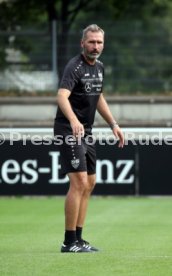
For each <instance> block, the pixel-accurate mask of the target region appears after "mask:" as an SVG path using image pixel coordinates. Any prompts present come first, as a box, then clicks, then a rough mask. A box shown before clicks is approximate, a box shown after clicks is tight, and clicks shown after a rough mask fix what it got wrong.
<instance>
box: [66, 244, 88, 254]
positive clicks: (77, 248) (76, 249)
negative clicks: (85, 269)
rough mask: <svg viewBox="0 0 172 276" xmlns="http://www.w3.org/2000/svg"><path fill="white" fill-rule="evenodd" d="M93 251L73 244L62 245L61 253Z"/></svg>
mask: <svg viewBox="0 0 172 276" xmlns="http://www.w3.org/2000/svg"><path fill="white" fill-rule="evenodd" d="M92 252H93V251H92V250H90V249H89V248H86V247H84V246H82V245H81V244H78V242H73V243H71V244H69V245H65V244H64V243H63V244H62V247H61V253H92Z"/></svg>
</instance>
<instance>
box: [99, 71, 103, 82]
mask: <svg viewBox="0 0 172 276" xmlns="http://www.w3.org/2000/svg"><path fill="white" fill-rule="evenodd" d="M98 76H99V79H100V81H103V74H102V73H101V72H98Z"/></svg>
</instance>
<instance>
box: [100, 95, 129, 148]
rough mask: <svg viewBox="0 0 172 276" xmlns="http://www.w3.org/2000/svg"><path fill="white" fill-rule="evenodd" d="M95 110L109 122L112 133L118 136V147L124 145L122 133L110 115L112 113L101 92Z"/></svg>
mask: <svg viewBox="0 0 172 276" xmlns="http://www.w3.org/2000/svg"><path fill="white" fill-rule="evenodd" d="M97 110H98V112H99V113H100V115H101V116H102V117H103V118H104V120H105V121H106V122H107V123H108V124H109V126H110V127H111V129H112V132H113V134H114V135H115V136H116V137H117V138H119V147H123V146H124V135H123V133H122V131H121V129H120V127H119V126H118V124H117V122H116V121H115V119H114V118H113V116H112V113H111V111H110V109H109V106H108V104H107V102H106V100H105V98H104V96H103V94H101V95H100V98H99V101H98V104H97Z"/></svg>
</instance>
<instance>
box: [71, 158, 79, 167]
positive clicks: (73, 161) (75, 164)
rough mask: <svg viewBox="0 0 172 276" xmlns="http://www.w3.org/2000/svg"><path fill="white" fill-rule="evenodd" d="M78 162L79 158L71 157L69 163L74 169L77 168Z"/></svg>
mask: <svg viewBox="0 0 172 276" xmlns="http://www.w3.org/2000/svg"><path fill="white" fill-rule="evenodd" d="M79 164H80V160H79V159H73V160H71V165H72V167H73V168H74V169H77V168H78V166H79Z"/></svg>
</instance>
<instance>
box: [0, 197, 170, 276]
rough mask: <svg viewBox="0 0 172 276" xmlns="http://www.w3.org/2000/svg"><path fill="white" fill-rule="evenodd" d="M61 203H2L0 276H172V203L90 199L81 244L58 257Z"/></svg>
mask: <svg viewBox="0 0 172 276" xmlns="http://www.w3.org/2000/svg"><path fill="white" fill-rule="evenodd" d="M63 203H64V198H63V197H45V198H32V197H30V198H0V275H2V276H4V275H12V276H13V275H16V276H25V275H26V276H27V275H32V276H35V275H47V276H51V275H56V276H67V275H76V276H87V275H95V276H97V275H100V276H106V275H107V276H111V275H118V276H123V275H126V276H128V275H131V276H135V275H136V276H142V275H144V276H160V275H162V276H168V275H169V276H171V275H172V198H162V197H161V198H134V197H133V198H132V197H126V198H124V197H121V198H120V197H97V198H96V197H93V198H91V200H90V204H89V210H88V215H87V221H86V226H85V230H84V233H85V235H84V238H85V239H88V240H89V241H91V243H92V244H93V245H95V246H97V247H99V248H100V249H101V251H100V252H99V253H92V254H88V253H87V254H62V253H60V252H59V248H60V245H61V242H62V241H63V227H64V221H63V220H64V215H63Z"/></svg>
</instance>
